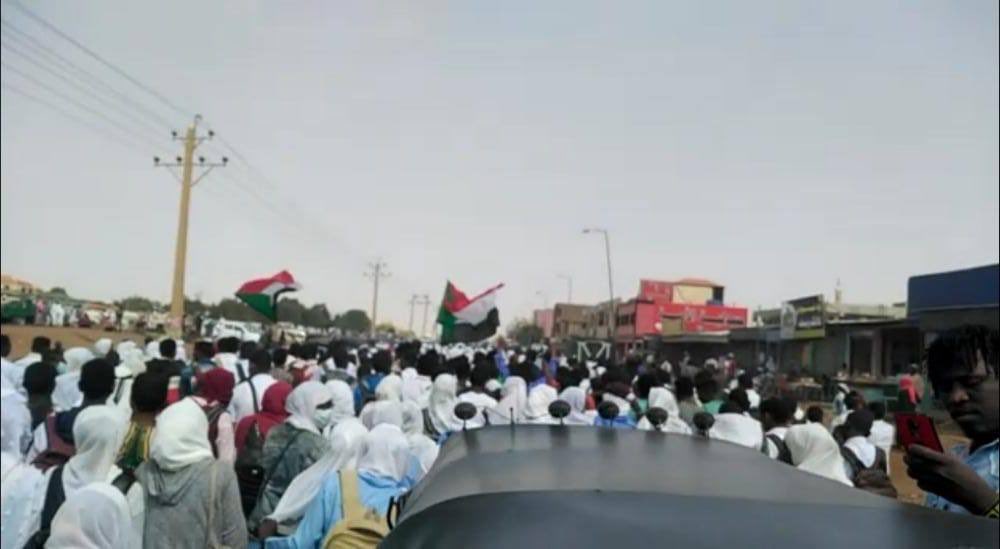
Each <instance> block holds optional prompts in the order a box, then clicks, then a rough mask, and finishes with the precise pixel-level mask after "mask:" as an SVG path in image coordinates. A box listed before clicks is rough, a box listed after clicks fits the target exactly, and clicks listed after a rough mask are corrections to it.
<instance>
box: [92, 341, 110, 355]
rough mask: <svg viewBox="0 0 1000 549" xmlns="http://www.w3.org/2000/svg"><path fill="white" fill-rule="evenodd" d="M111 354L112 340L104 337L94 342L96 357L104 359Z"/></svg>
mask: <svg viewBox="0 0 1000 549" xmlns="http://www.w3.org/2000/svg"><path fill="white" fill-rule="evenodd" d="M110 352H111V340H110V339H108V338H106V337H102V338H101V339H98V340H97V341H95V342H94V356H97V357H101V358H104V357H106V356H108V353H110Z"/></svg>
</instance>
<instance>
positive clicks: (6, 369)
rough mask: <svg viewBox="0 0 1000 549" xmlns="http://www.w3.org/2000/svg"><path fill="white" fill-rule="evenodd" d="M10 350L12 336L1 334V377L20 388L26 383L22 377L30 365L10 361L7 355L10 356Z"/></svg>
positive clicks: (12, 385)
mask: <svg viewBox="0 0 1000 549" xmlns="http://www.w3.org/2000/svg"><path fill="white" fill-rule="evenodd" d="M10 351H11V344H10V338H9V337H7V334H0V377H2V378H3V380H4V381H5V382H6V384H8V385H10V386H11V387H14V388H20V387H21V386H22V385H23V384H24V381H23V379H21V378H23V376H24V369H26V368H27V367H28V366H30V365H25V366H20V365H18V364H15V363H13V362H10V361H8V360H7V357H9V356H10ZM37 362H38V361H35V362H33V363H32V364H35V363H37Z"/></svg>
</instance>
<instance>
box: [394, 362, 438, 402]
mask: <svg viewBox="0 0 1000 549" xmlns="http://www.w3.org/2000/svg"><path fill="white" fill-rule="evenodd" d="M400 379H401V380H402V382H403V383H402V386H401V387H400V392H401V393H402V397H403V400H404V401H410V402H413V403H414V404H416V405H417V407H418V408H420V409H421V410H423V409H424V408H427V406H428V403H429V402H430V395H431V386H432V384H433V383H432V382H431V378H430V377H429V376H426V375H422V374H421V373H420V372H419V371H418V370H417V369H416V368H406V369H405V370H403V372H402V373H401V374H400Z"/></svg>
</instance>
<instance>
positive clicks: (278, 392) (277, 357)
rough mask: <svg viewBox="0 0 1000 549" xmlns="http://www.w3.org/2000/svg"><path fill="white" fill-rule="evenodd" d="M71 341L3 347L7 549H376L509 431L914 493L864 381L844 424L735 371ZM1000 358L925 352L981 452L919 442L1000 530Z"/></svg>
mask: <svg viewBox="0 0 1000 549" xmlns="http://www.w3.org/2000/svg"><path fill="white" fill-rule="evenodd" d="M54 349H55V347H53V345H52V344H51V342H50V341H48V340H46V339H45V338H37V339H36V340H35V341H34V342H33V344H32V348H31V352H30V353H29V354H28V355H26V356H24V357H21V358H20V359H18V360H16V361H14V362H10V361H8V360H7V357H8V354H9V353H10V342H9V340H7V339H6V337H4V339H3V356H4V360H3V371H2V374H3V375H2V380H3V396H2V415H3V433H2V439H3V440H2V451H3V454H2V455H3V464H2V468H3V501H2V542H0V544H2V548H3V549H6V548H8V547H11V548H20V547H52V548H61V547H101V548H117V547H123V548H126V547H129V548H131V547H146V548H159V547H164V548H166V547H247V546H251V547H266V548H306V547H310V548H311V547H341V546H351V547H366V546H374V545H375V544H376V543H377V541H378V540H379V539H380V538H381V537H382V536H384V535H385V534H386V533H387V526H386V520H385V517H386V516H387V515H388V514H389V513H390V512H391V509H392V508H393V507H394V506H396V505H398V502H399V500H400V497H401V496H403V495H404V494H405V493H406V492H407V491H408V490H410V489H411V488H412V487H413V486H414V485H415V484H416V483H417V482H419V481H420V479H421V478H422V477H423V476H424V475H425V474H426V473H427V472H428V470H429V469H430V468H431V467H432V465H433V464H434V461H435V459H436V458H437V455H438V451H439V448H440V445H441V444H443V443H444V441H445V440H446V439H447V438H448V437H449V436H451V435H452V434H453V433H456V432H458V431H462V430H464V429H476V428H482V427H485V426H491V425H507V424H511V423H518V424H542V425H568V426H589V427H593V428H611V429H638V430H646V431H653V430H655V431H661V432H664V433H669V434H671V435H680V436H696V437H707V438H709V439H712V440H719V441H725V442H728V443H732V444H737V445H741V446H745V447H747V448H750V449H752V450H754V451H755V452H758V453H759V454H761V455H763V456H766V457H767V458H768V459H773V460H776V461H778V462H781V463H783V464H785V465H783V466H788V467H790V468H797V469H799V470H801V471H805V472H808V473H811V474H814V475H818V476H821V477H825V478H827V479H829V480H831V481H833V482H837V483H840V484H843V485H846V486H853V487H856V488H858V489H862V490H866V491H869V492H872V493H875V494H879V495H882V496H887V497H895V495H896V491H895V488H894V487H893V485H892V482H891V480H890V477H889V475H888V473H889V459H888V457H889V454H890V452H891V448H892V446H893V444H894V441H895V436H894V433H893V425H892V424H891V423H890V422H888V421H887V420H886V417H887V410H886V406H885V404H884V403H882V402H871V403H865V402H864V399H863V397H862V396H861V395H860V394H858V393H855V392H851V391H850V390H849V389H846V388H845V389H846V390H845V391H844V392H843V394H842V395H839V396H838V398H837V402H838V406H837V410H836V411H835V414H834V417H833V418H832V421H830V422H829V425H828V424H827V423H826V422H825V417H824V416H825V414H824V410H823V408H821V407H818V406H806V409H802V406H801V405H800V404H799V403H798V402H797V401H796V400H795V399H794V398H792V397H790V396H789V395H782V394H767V393H765V394H761V393H759V392H758V389H759V380H760V376H761V374H763V372H761V371H758V370H757V369H756V368H747V369H741V368H739V367H738V365H735V364H733V365H731V366H730V365H727V367H718V362H716V361H709V362H707V363H706V364H704V365H702V366H700V367H692V366H691V365H689V364H685V365H683V366H681V365H678V367H676V368H675V367H674V366H673V365H671V364H670V363H668V362H662V363H657V362H656V361H654V360H652V359H651V357H640V356H630V357H628V358H627V359H625V360H624V361H622V362H621V363H620V364H609V363H607V362H604V363H594V362H583V363H581V362H576V361H574V360H570V359H568V358H567V357H564V356H561V355H560V353H558V352H557V351H553V350H548V349H543V350H537V349H536V350H533V349H508V348H506V346H505V345H504V344H503V343H502V342H500V343H499V344H497V345H495V346H493V347H490V348H485V347H484V348H472V347H468V346H448V347H444V346H440V345H434V344H428V343H421V342H417V341H414V342H404V343H401V344H398V345H396V346H395V347H390V346H388V345H373V346H365V345H362V346H359V347H356V348H352V347H351V346H349V345H348V344H346V343H344V342H340V341H333V342H331V343H330V344H329V345H328V346H323V347H318V346H316V345H312V344H294V345H291V346H289V347H288V348H283V347H272V348H262V347H260V346H258V345H257V344H254V343H250V342H240V341H239V340H236V339H233V338H224V339H220V340H218V341H214V342H211V341H196V342H193V343H192V344H191V345H190V351H191V357H190V359H188V358H187V354H188V349H189V347H188V345H185V344H183V343H182V342H178V341H175V340H172V339H163V340H160V341H147V342H144V343H142V344H140V343H139V342H133V341H128V340H126V341H121V342H118V343H117V344H116V345H114V344H112V342H111V341H110V340H108V339H102V340H99V341H97V342H96V343H94V345H93V346H92V347H91V348H80V347H77V348H71V349H66V350H65V351H61V350H60V351H58V352H56V351H55V350H54ZM996 359H997V345H996V334H995V333H993V334H990V333H989V332H986V331H984V330H976V329H964V330H958V331H955V332H951V333H946V334H943V335H941V337H939V338H938V339H937V340H936V341H934V342H933V343H932V344H931V346H930V347H929V349H928V357H927V364H928V368H929V381H930V383H931V384H932V385H933V388H934V390H935V391H936V394H937V395H938V397H939V398H940V399H941V400H942V401H943V402H944V403H945V405H946V407H947V408H948V410H949V412H951V415H952V416H953V417H954V418H955V420H956V422H957V423H958V424H959V426H960V427H961V428H962V430H963V431H964V432H965V434H966V435H967V436H968V437H969V439H970V444H969V445H967V446H964V447H962V448H959V449H957V450H956V451H955V452H953V453H940V452H936V451H934V450H931V449H927V448H922V447H919V446H911V447H909V448H908V449H907V455H906V464H907V468H908V471H907V472H908V474H909V475H910V476H912V477H913V478H915V479H916V480H917V481H918V483H919V485H920V487H921V488H922V489H924V490H925V491H927V492H928V501H927V504H928V505H930V506H932V507H936V508H939V509H943V510H948V511H953V512H960V513H972V514H979V515H990V514H992V516H996V512H997V487H998V475H997V463H998V441H997V438H998V436H997V433H998V424H997V422H998V419H997V415H998V381H997V360H996ZM747 455H748V458H752V454H751V453H750V452H748V453H747ZM665 466H666V465H665ZM352 544H353V545H352Z"/></svg>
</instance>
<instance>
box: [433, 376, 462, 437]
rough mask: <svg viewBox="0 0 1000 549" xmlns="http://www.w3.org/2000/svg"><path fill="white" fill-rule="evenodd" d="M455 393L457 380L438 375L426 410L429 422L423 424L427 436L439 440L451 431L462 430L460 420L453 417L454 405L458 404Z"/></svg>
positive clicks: (456, 391)
mask: <svg viewBox="0 0 1000 549" xmlns="http://www.w3.org/2000/svg"><path fill="white" fill-rule="evenodd" d="M457 393H458V379H457V378H456V377H455V376H453V375H451V374H440V375H438V376H437V378H436V379H435V380H434V385H433V386H432V387H431V397H430V403H429V404H428V408H427V418H428V420H429V421H425V422H424V430H425V431H426V434H427V436H429V437H431V438H433V439H440V438H441V437H442V436H444V435H447V434H448V433H451V432H452V431H460V430H461V429H462V420H461V419H459V418H458V416H456V415H455V404H457V403H458V396H457ZM428 423H429V425H428Z"/></svg>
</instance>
